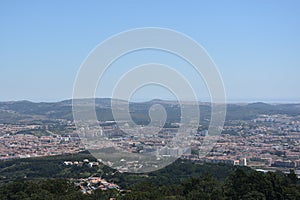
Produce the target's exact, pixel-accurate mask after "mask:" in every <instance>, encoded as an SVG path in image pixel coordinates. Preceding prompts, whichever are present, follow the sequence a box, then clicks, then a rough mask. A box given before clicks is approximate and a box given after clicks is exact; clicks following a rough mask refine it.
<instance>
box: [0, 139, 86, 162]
mask: <svg viewBox="0 0 300 200" xmlns="http://www.w3.org/2000/svg"><path fill="white" fill-rule="evenodd" d="M83 149H84V147H83V146H82V145H81V143H80V139H79V138H78V137H77V138H76V137H61V136H53V135H50V136H34V135H29V134H16V135H10V134H5V135H3V136H0V160H4V159H12V158H28V157H39V156H51V155H59V154H64V153H77V152H79V151H81V150H83Z"/></svg>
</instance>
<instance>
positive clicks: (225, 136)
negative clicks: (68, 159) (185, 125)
mask: <svg viewBox="0 0 300 200" xmlns="http://www.w3.org/2000/svg"><path fill="white" fill-rule="evenodd" d="M99 125H100V126H98V127H97V128H95V129H93V128H90V129H89V130H76V129H75V126H74V124H72V123H68V124H67V127H66V128H67V129H68V130H74V131H73V132H70V133H68V134H59V133H57V134H52V135H48V136H34V135H29V134H13V133H18V132H19V131H20V130H29V129H37V128H38V127H39V126H40V125H28V126H26V125H0V159H7V158H22V157H33V156H48V155H57V154H63V153H76V152H79V151H81V150H83V149H84V145H86V144H88V145H89V146H88V149H97V148H99V147H100V148H103V149H110V148H111V147H114V148H115V149H116V150H121V151H122V152H128V153H134V154H137V155H139V154H140V155H142V154H151V155H154V156H156V157H157V159H158V160H159V159H161V158H166V157H168V156H169V157H180V156H181V157H183V158H185V159H190V160H194V161H199V162H210V163H227V164H232V165H248V166H265V167H279V168H300V164H299V163H300V119H299V118H297V117H293V116H288V115H281V114H276V115H275V114H274V115H260V116H258V117H257V118H256V119H254V120H227V121H226V124H225V126H224V127H223V131H222V134H221V135H220V136H215V137H216V138H214V139H215V140H216V141H217V142H216V143H214V145H213V146H214V147H213V148H212V150H211V151H210V152H209V154H207V155H206V156H199V155H198V152H199V151H201V145H202V142H203V141H204V138H205V137H207V136H208V135H209V132H208V130H207V128H206V129H205V128H204V129H201V128H200V129H198V130H196V132H192V131H191V130H185V131H186V133H188V134H185V133H183V136H182V137H180V138H176V137H177V135H178V134H179V133H178V128H177V126H174V127H173V128H172V127H171V128H163V129H161V130H160V131H157V130H155V128H153V130H152V129H151V128H147V129H146V128H145V129H143V127H141V128H140V129H132V130H130V127H128V130H129V131H128V133H126V131H123V130H121V129H120V128H119V127H118V126H117V125H116V123H115V122H113V121H110V122H101V123H99ZM176 125H178V124H176ZM129 133H130V134H129ZM79 136H81V137H83V138H85V139H86V140H87V141H88V142H87V143H85V142H84V140H82V138H81V139H80V138H79ZM84 143H85V144H84ZM170 144H171V145H170ZM172 144H175V146H174V147H173V146H172ZM178 144H179V147H178ZM180 145H182V146H181V147H180ZM187 145H188V146H189V147H190V148H185V147H187ZM119 162H120V163H123V164H124V165H126V162H127V164H128V165H130V166H136V167H141V166H142V165H143V164H142V163H137V161H136V160H129V159H122V160H119ZM66 164H70V165H71V164H72V165H77V164H79V162H78V163H75V162H73V163H66ZM91 165H92V164H91ZM111 165H112V166H113V163H112V164H111Z"/></svg>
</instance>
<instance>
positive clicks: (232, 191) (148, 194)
mask: <svg viewBox="0 0 300 200" xmlns="http://www.w3.org/2000/svg"><path fill="white" fill-rule="evenodd" d="M83 158H89V159H93V158H92V157H91V155H89V154H88V153H87V152H83V153H79V154H76V155H62V156H53V157H44V158H30V159H18V160H11V161H5V162H0V172H1V173H0V177H1V179H0V180H1V184H0V199H1V200H8V199H9V200H31V199H33V200H38V199H41V200H42V199H43V200H44V199H46V200H47V199H58V200H59V199H66V200H68V199H83V200H85V199H87V200H89V199H91V200H93V199H94V200H96V199H110V198H115V199H117V200H118V199H119V200H129V199H130V200H131V199H133V200H134V199H136V200H138V199H141V200H144V199H181V200H185V199H191V200H193V199H195V200H196V199H197V200H198V199H224V200H226V199H232V200H234V199H245V200H246V199H247V200H249V199H250V200H251V199H253V200H254V199H262V200H263V199H265V200H274V199H280V200H281V199H282V200H283V199H285V200H286V199H291V200H298V199H300V181H299V180H298V179H297V176H296V174H295V173H294V172H293V171H290V174H283V173H281V172H276V173H273V172H267V173H263V172H257V171H255V170H252V169H251V168H248V167H239V166H231V165H224V164H196V163H193V162H190V161H182V160H178V161H176V162H175V163H173V164H172V165H169V166H167V167H165V168H163V169H160V170H158V171H155V172H151V173H147V174H129V173H118V172H116V171H115V170H113V169H110V168H108V167H105V166H104V165H102V166H99V168H87V167H84V166H83V167H74V166H73V167H72V166H71V167H70V166H64V165H62V162H63V160H81V159H83ZM47 164H48V165H47ZM93 175H97V176H99V175H101V176H102V177H103V178H105V179H106V180H108V181H110V182H114V183H117V184H118V185H119V186H121V189H122V190H123V191H122V192H120V191H117V190H107V191H101V190H95V191H94V192H93V193H92V194H89V195H88V194H83V193H82V192H81V191H80V188H79V187H76V186H75V184H74V183H73V181H72V178H76V177H78V176H79V177H80V176H81V177H83V176H93Z"/></svg>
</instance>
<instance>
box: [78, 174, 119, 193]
mask: <svg viewBox="0 0 300 200" xmlns="http://www.w3.org/2000/svg"><path fill="white" fill-rule="evenodd" d="M75 184H76V185H77V186H79V187H80V189H81V191H82V192H83V193H84V194H91V193H92V192H93V191H94V190H97V189H100V190H102V191H103V190H109V189H116V190H118V191H120V187H119V186H118V185H117V184H115V183H110V182H107V181H106V180H105V179H103V178H101V177H89V178H81V179H78V180H76V181H75Z"/></svg>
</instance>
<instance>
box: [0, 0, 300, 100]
mask: <svg viewBox="0 0 300 200" xmlns="http://www.w3.org/2000/svg"><path fill="white" fill-rule="evenodd" d="M140 27H163V28H170V29H174V30H177V31H179V32H182V33H184V34H186V35H188V36H190V37H192V38H193V39H195V40H196V41H197V42H198V43H199V44H201V45H202V46H203V47H204V48H205V49H206V50H207V52H208V53H209V55H210V56H211V57H212V59H213V60H214V62H215V63H216V65H217V66H218V68H219V71H220V73H221V75H222V78H223V81H224V85H225V88H226V94H227V99H228V100H229V101H273V102H274V101H275V102H276V101H290V102H300V87H299V85H300V79H299V76H300V2H299V1H296V0H295V1H290V0H287V1H273V0H251V1H250V0H249V1H232V0H228V1H176V0H175V1H170V0H166V1H158V0H156V1H155V0H151V1H150V0H149V1H137V0H136V1H133V0H128V1H113V0H112V1H108V0H107V1H53V0H51V1H32V0H28V1H13V0H2V1H0V101H8V100H22V99H27V100H32V101H58V100H63V99H69V98H71V97H72V91H73V83H74V80H75V78H76V74H77V71H78V70H79V67H80V64H81V63H82V62H83V60H84V59H85V58H86V57H87V55H88V54H89V52H90V51H91V50H92V49H93V48H94V47H95V46H96V45H97V44H99V43H100V42H101V41H103V40H105V39H106V38H108V37H110V36H112V35H114V34H117V33H119V32H121V31H125V30H128V29H132V28H140ZM157 58H159V57H157ZM167 58H168V57H167V56H166V57H164V59H167ZM133 59H134V58H133ZM125 61H126V60H125ZM125 61H124V62H125ZM114 70H115V71H114ZM118 71H119V69H118V66H116V67H115V69H112V73H117V72H118ZM103 93H104V96H105V95H107V94H108V93H107V91H104V92H103ZM99 94H102V93H101V92H100V93H99ZM156 95H157V96H160V94H159V91H158V93H157V94H156ZM154 96H155V95H154ZM163 97H164V96H163Z"/></svg>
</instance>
